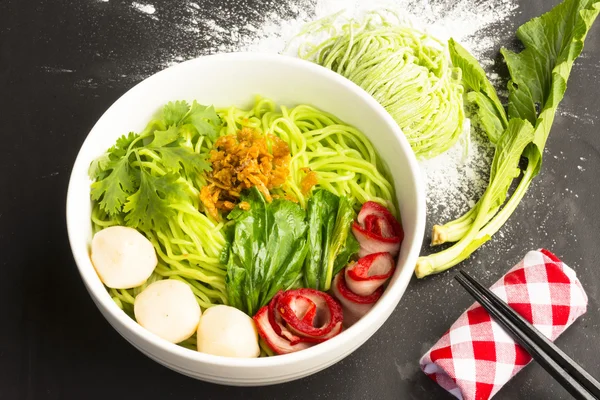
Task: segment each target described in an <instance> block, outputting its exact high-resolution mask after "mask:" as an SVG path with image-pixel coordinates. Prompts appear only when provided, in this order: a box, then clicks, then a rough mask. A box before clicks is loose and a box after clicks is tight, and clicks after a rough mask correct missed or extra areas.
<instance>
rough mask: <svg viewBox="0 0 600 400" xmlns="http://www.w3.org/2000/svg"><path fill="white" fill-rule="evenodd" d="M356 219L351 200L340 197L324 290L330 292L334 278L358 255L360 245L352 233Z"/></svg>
mask: <svg viewBox="0 0 600 400" xmlns="http://www.w3.org/2000/svg"><path fill="white" fill-rule="evenodd" d="M355 218H356V212H355V211H354V208H353V207H352V204H351V203H350V200H349V199H348V198H347V197H345V196H342V197H340V205H339V207H338V210H337V216H336V219H335V227H334V228H333V234H332V243H331V246H330V247H329V258H328V260H327V275H326V277H325V286H324V287H323V290H325V291H326V290H329V288H330V287H331V281H332V280H333V277H334V276H335V275H336V274H337V273H338V272H340V271H341V270H342V268H344V267H345V266H346V264H348V262H349V261H350V259H351V258H352V257H353V256H355V255H356V254H358V251H359V250H360V244H359V243H358V240H356V238H355V237H354V235H353V234H352V233H351V230H352V222H353V221H354V219H355Z"/></svg>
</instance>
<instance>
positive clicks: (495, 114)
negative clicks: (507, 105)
mask: <svg viewBox="0 0 600 400" xmlns="http://www.w3.org/2000/svg"><path fill="white" fill-rule="evenodd" d="M448 49H449V51H450V59H451V60H452V64H454V66H455V67H459V68H460V69H461V71H462V79H463V86H464V87H465V88H466V89H467V90H468V92H467V95H466V101H467V103H468V104H470V105H471V108H472V110H471V113H472V118H471V120H472V121H473V122H474V123H475V124H479V125H480V126H481V128H482V129H483V131H484V132H486V133H487V135H488V138H489V139H490V141H491V142H492V143H494V144H495V143H497V142H498V139H499V138H500V135H501V134H502V132H504V130H505V129H506V126H507V125H508V120H507V118H506V113H505V112H504V107H503V106H502V103H501V102H500V99H499V98H498V95H497V94H496V89H494V86H492V84H491V83H490V81H489V80H488V79H487V77H486V75H485V71H484V70H483V68H481V66H480V65H479V64H478V63H477V60H476V59H475V57H473V56H472V55H471V54H469V52H468V51H467V50H465V49H464V48H463V47H462V46H461V45H460V44H458V43H457V42H456V41H455V40H454V39H450V40H449V41H448Z"/></svg>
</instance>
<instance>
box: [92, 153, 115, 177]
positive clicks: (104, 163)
mask: <svg viewBox="0 0 600 400" xmlns="http://www.w3.org/2000/svg"><path fill="white" fill-rule="evenodd" d="M109 165H110V154H109V153H104V154H102V155H101V156H100V157H98V158H96V159H95V160H93V161H92V162H91V163H90V167H89V168H88V176H89V177H90V179H97V180H100V179H103V178H104V174H103V172H104V171H106V169H107V168H108V166H109Z"/></svg>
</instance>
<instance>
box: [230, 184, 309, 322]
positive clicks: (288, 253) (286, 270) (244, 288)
mask: <svg viewBox="0 0 600 400" xmlns="http://www.w3.org/2000/svg"><path fill="white" fill-rule="evenodd" d="M242 201H246V202H247V203H248V204H249V205H250V209H249V210H247V211H245V210H242V209H240V208H235V209H234V210H233V211H231V212H230V213H229V215H228V219H229V220H231V221H234V222H235V225H234V228H233V234H232V238H231V247H229V256H228V263H227V276H226V285H227V296H228V300H229V304H230V305H232V306H234V307H236V308H238V309H240V310H242V311H244V312H246V313H247V314H248V315H254V314H255V313H256V312H257V311H258V309H259V308H260V307H262V306H264V305H266V304H267V303H268V302H269V300H270V299H271V298H272V297H273V296H274V295H275V294H276V293H277V291H279V290H287V289H289V288H290V287H292V286H293V285H294V284H295V283H296V282H297V280H298V279H299V277H300V276H301V273H302V265H303V262H304V259H305V257H306V253H307V252H308V246H307V239H306V231H307V223H306V212H305V211H304V210H303V209H302V207H300V206H299V205H298V204H296V203H293V202H291V201H288V200H283V199H276V200H273V202H271V203H266V201H265V199H264V198H263V196H262V195H261V194H260V192H259V191H258V189H256V188H255V187H253V188H252V189H250V190H249V191H248V193H247V194H246V195H243V196H242Z"/></svg>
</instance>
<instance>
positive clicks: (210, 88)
mask: <svg viewBox="0 0 600 400" xmlns="http://www.w3.org/2000/svg"><path fill="white" fill-rule="evenodd" d="M256 95H260V96H263V97H269V98H271V99H273V100H274V101H275V102H276V103H277V104H278V105H279V104H281V105H286V106H294V105H298V104H309V105H312V106H314V107H317V108H320V109H322V110H324V111H327V112H329V113H332V114H334V115H335V116H337V117H338V118H340V119H342V120H343V121H344V122H346V123H348V124H350V125H353V126H355V127H356V128H358V129H359V130H361V131H362V132H363V133H365V135H367V137H368V138H369V139H370V140H371V142H372V143H373V145H374V146H375V148H376V149H377V151H378V152H379V154H380V155H381V157H382V159H383V160H384V162H385V163H386V164H387V167H388V168H389V171H390V173H391V175H392V178H393V181H394V185H395V189H396V196H397V199H398V203H399V207H400V213H401V218H402V225H403V228H404V230H405V239H404V242H403V244H402V248H401V252H400V257H399V260H398V268H397V270H396V272H395V274H394V276H393V278H392V280H391V282H390V284H389V286H388V289H387V290H386V292H385V294H384V296H382V298H381V299H380V301H379V302H378V303H377V305H376V306H375V307H374V308H373V309H372V310H371V312H369V313H368V314H367V315H366V316H365V317H363V318H362V319H361V320H360V321H359V322H358V323H357V324H355V325H353V326H352V327H351V328H350V329H348V330H346V331H344V332H343V333H342V334H340V335H339V336H337V337H335V338H334V339H332V340H329V341H327V342H325V343H323V344H320V345H318V346H314V347H312V348H310V349H308V350H304V351H301V352H298V353H293V354H289V355H285V356H278V357H270V358H263V359H251V360H240V359H228V358H222V357H215V356H210V355H206V354H202V353H197V352H193V351H190V350H187V349H183V348H181V347H180V346H177V345H173V344H171V343H167V342H166V341H163V340H162V339H160V338H158V337H155V336H154V335H153V334H150V333H149V332H147V331H145V330H144V329H143V328H141V327H140V326H139V325H137V324H136V323H135V322H134V321H132V320H131V319H130V318H129V317H128V316H127V315H126V314H125V313H124V312H122V311H121V310H120V309H119V308H118V307H117V306H116V305H115V304H114V302H113V301H112V299H111V298H110V296H109V294H108V293H107V291H106V290H105V288H104V286H103V285H102V283H101V282H100V280H99V278H98V276H97V275H96V273H95V271H94V268H93V266H92V264H91V262H90V259H89V243H90V241H91V237H92V231H91V223H90V213H91V203H90V196H89V185H90V183H91V182H90V180H89V178H88V176H87V170H88V167H89V164H90V162H91V161H92V160H93V159H94V158H96V157H97V156H99V155H101V154H102V153H103V152H104V151H105V150H106V149H107V148H109V147H110V146H112V145H113V143H114V142H115V140H116V139H117V137H119V136H120V135H123V134H126V133H128V132H129V131H134V132H139V131H141V130H142V129H143V128H144V127H145V125H146V123H147V122H148V121H149V120H150V118H151V117H152V116H153V115H154V114H155V113H156V112H157V111H159V110H160V109H161V108H162V106H163V105H164V104H166V103H167V102H169V101H175V100H188V101H190V102H191V101H193V100H197V101H198V102H199V103H201V104H213V105H215V106H216V107H226V106H231V105H236V106H241V107H249V106H251V104H252V103H253V100H254V96H256ZM424 223H425V200H424V188H423V185H422V182H421V179H420V174H419V168H418V165H417V162H416V159H415V157H414V155H413V153H412V151H411V149H410V146H409V145H408V142H407V141H406V139H405V138H404V136H403V135H402V132H401V131H400V129H399V128H398V126H397V125H396V124H395V123H394V121H393V119H392V118H391V117H390V116H389V114H387V113H386V112H385V110H384V109H383V107H381V106H380V105H379V104H378V103H377V102H376V101H375V100H374V99H373V98H371V97H370V96H369V95H368V94H367V93H366V92H364V91H363V90H362V89H360V88H359V87H358V86H356V85H354V84H353V83H352V82H350V81H348V80H346V79H345V78H343V77H341V76H339V75H337V74H335V73H333V72H331V71H329V70H327V69H325V68H322V67H319V66H317V65H314V64H312V63H309V62H306V61H301V60H298V59H295V58H291V57H286V56H279V55H265V54H256V53H253V54H250V53H235V54H223V55H215V56H207V57H201V58H199V59H195V60H190V61H187V62H184V63H182V64H179V65H176V66H174V67H171V68H168V69H166V70H164V71H161V72H159V73H158V74H155V75H153V76H152V77H150V78H148V79H146V80H145V81H143V82H141V83H140V84H138V85H137V86H135V87H134V88H133V89H131V90H130V91H129V92H127V93H126V94H125V95H123V96H122V97H121V98H120V99H119V100H118V101H117V102H115V104H113V105H112V106H111V107H110V108H109V109H108V110H107V111H106V113H105V114H104V115H103V116H102V117H101V118H100V120H99V121H98V122H97V123H96V125H95V126H94V128H93V129H92V131H91V132H90V134H89V135H88V137H87V139H86V140H85V142H84V144H83V146H82V148H81V150H80V153H79V155H78V157H77V160H76V162H75V165H74V168H73V171H72V175H71V180H70V183H69V191H68V195H67V228H68V233H69V240H70V243H71V248H72V251H73V255H74V258H75V261H76V263H77V266H78V268H79V272H80V274H81V276H82V279H83V281H84V283H85V285H86V287H87V289H88V291H89V292H90V294H91V296H92V298H93V299H94V301H95V303H96V305H97V306H98V307H99V309H100V311H101V312H102V313H103V314H104V316H105V317H106V318H107V319H108V321H109V322H110V323H111V324H112V325H113V326H114V327H115V329H117V331H119V332H120V333H121V334H122V335H123V336H124V337H125V338H126V339H127V340H128V341H130V342H131V343H132V344H134V345H135V346H136V347H138V348H139V349H140V350H142V351H144V352H145V353H147V354H149V355H150V356H151V357H153V358H155V359H158V360H159V361H161V362H163V364H172V365H168V366H171V367H173V368H174V369H177V365H180V366H182V365H184V364H185V365H187V367H186V368H189V369H191V371H192V372H189V371H188V372H184V373H187V374H188V375H196V376H197V377H203V376H204V377H205V378H206V374H205V375H203V371H202V366H201V365H204V364H206V365H212V366H213V367H215V366H218V367H219V368H223V372H217V373H216V376H217V377H218V376H225V375H228V374H229V375H232V374H236V373H242V372H243V373H247V374H249V375H246V376H247V377H248V378H247V379H254V378H252V376H253V374H252V373H250V372H248V371H247V370H244V371H239V370H236V368H247V367H264V368H271V367H277V366H283V365H287V366H290V365H292V366H293V365H294V364H296V365H297V366H298V368H297V369H294V368H292V369H290V370H288V372H287V373H288V375H290V374H291V375H290V377H289V378H285V379H284V380H290V379H293V378H294V377H296V376H297V377H299V376H301V375H302V373H301V372H302V371H304V372H306V371H308V369H310V368H312V369H313V370H314V369H315V368H316V367H319V366H320V368H321V367H324V366H327V364H331V363H332V362H335V361H336V359H337V360H339V359H340V358H342V357H343V356H345V355H347V354H348V353H350V352H351V351H352V350H354V349H355V348H356V347H358V346H359V345H360V344H362V343H363V342H364V341H366V340H367V339H368V338H369V337H370V336H371V335H372V334H373V333H374V332H375V331H376V330H377V329H378V328H379V327H380V326H381V324H383V322H384V321H385V320H386V319H387V317H388V316H389V315H390V314H391V312H392V311H393V310H394V308H395V307H396V305H397V303H398V301H399V300H400V297H401V296H402V294H403V293H404V290H405V288H406V286H407V285H408V282H409V280H410V279H411V276H412V273H413V270H414V265H415V262H416V258H417V257H418V254H419V250H420V247H421V243H422V238H423V231H424ZM309 367H310V368H309ZM182 368H183V367H182ZM227 368H232V369H230V370H226V369H227ZM307 368H308V369H307ZM300 370H302V371H300ZM186 371H187V370H186ZM194 371H196V372H197V374H194V373H193V372H194ZM257 371H258V370H257ZM294 371H296V372H294ZM264 373H266V370H260V371H259V372H257V373H256V379H255V380H256V382H264V383H270V382H268V381H269V380H268V379H267V378H266V377H265V376H264ZM304 374H306V373H304ZM292 375H293V376H292ZM206 379H207V380H212V381H218V379H217V378H214V379H212V378H210V377H208V378H206ZM227 379H232V378H231V376H230V377H229V378H227ZM225 382H228V381H225ZM253 382H254V381H253ZM232 383H234V384H235V382H232ZM249 384H252V382H250V383H249Z"/></svg>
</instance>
